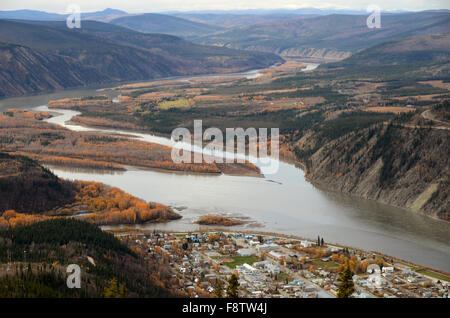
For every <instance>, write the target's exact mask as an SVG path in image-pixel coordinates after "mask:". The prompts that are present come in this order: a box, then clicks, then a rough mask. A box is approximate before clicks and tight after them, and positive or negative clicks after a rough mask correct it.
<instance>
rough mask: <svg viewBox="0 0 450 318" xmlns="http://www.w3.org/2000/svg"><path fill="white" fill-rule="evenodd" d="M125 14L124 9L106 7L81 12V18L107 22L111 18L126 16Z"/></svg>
mask: <svg viewBox="0 0 450 318" xmlns="http://www.w3.org/2000/svg"><path fill="white" fill-rule="evenodd" d="M127 15H128V13H127V12H125V11H122V10H116V9H111V8H108V9H105V10H103V11H96V12H83V13H82V14H81V19H88V20H95V21H101V22H109V21H111V20H113V19H116V18H119V17H123V16H127Z"/></svg>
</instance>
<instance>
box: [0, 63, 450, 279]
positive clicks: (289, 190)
mask: <svg viewBox="0 0 450 318" xmlns="http://www.w3.org/2000/svg"><path fill="white" fill-rule="evenodd" d="M313 68H314V67H313V66H309V70H311V69H313ZM247 74H248V76H249V77H254V76H255V74H256V73H255V72H248V73H247ZM105 93H106V94H108V95H109V96H110V97H114V96H116V95H117V94H119V91H98V90H95V89H82V90H66V91H60V92H56V93H51V94H46V95H38V96H28V97H20V98H10V99H3V100H0V110H4V109H6V108H13V107H14V108H29V109H31V108H34V107H36V106H40V107H39V108H38V109H42V110H45V109H47V108H46V106H45V105H46V104H47V102H48V101H49V100H51V99H56V98H63V97H76V96H89V95H99V94H105ZM43 105H44V106H43ZM58 112H59V111H58ZM74 114H76V112H72V111H61V112H60V115H59V116H55V117H53V118H51V119H50V120H49V121H50V122H53V123H56V124H60V125H64V126H66V127H67V128H69V129H73V130H94V129H88V128H84V127H80V126H75V125H67V124H66V123H65V122H66V121H67V120H69V119H70V117H71V116H73V115H74ZM95 130H99V129H95ZM101 131H104V132H111V131H110V130H106V129H105V130H101ZM114 132H118V131H114ZM124 133H125V132H124ZM135 135H137V137H139V138H141V139H143V140H145V141H151V142H156V143H161V144H169V145H170V144H172V141H171V140H170V139H168V138H164V137H156V136H153V135H150V134H135ZM51 169H52V170H53V172H54V173H55V174H57V175H58V176H60V177H62V178H66V179H78V180H92V181H100V182H103V183H105V184H108V185H111V186H117V187H119V188H121V189H123V190H124V191H127V192H129V193H131V194H133V195H135V196H138V197H140V198H142V199H145V200H147V201H155V202H160V203H163V204H167V205H171V206H172V207H174V208H175V209H178V212H179V213H180V214H181V215H182V216H183V218H182V219H180V220H177V221H172V222H169V223H165V224H151V225H142V226H139V227H145V228H158V229H165V230H174V231H186V230H195V229H198V225H196V224H194V221H195V220H196V219H197V218H198V217H199V216H200V215H204V214H207V213H214V214H228V215H230V216H236V217H241V218H245V219H247V220H248V221H249V222H248V223H246V225H244V226H242V227H236V229H244V230H246V231H249V232H251V231H252V230H254V231H265V232H276V233H282V234H292V235H297V236H301V237H307V238H312V239H314V238H316V237H317V235H320V236H321V237H324V240H325V241H328V242H334V243H340V244H344V245H348V246H354V247H360V248H363V249H367V250H376V251H380V252H383V253H386V254H388V255H392V256H395V257H398V258H402V259H406V260H409V261H413V262H416V263H418V264H422V265H428V266H431V267H435V268H438V269H442V270H445V271H447V272H450V231H449V229H450V224H449V223H445V222H443V221H438V220H434V219H431V218H429V217H426V216H423V215H419V214H416V213H412V212H408V211H404V210H402V209H397V208H393V207H390V206H386V205H382V204H379V203H376V202H373V201H368V200H362V199H357V198H353V197H349V196H346V195H343V194H340V193H331V192H327V191H323V190H320V189H317V188H316V187H314V186H313V185H311V184H310V183H309V182H307V181H306V180H305V178H304V172H303V171H302V170H301V169H300V168H298V167H296V166H295V165H292V164H287V163H283V162H280V163H279V169H278V172H277V173H276V174H271V175H267V176H266V177H264V178H254V177H239V176H227V175H202V174H186V173H177V172H163V171H155V170H142V169H137V168H129V170H127V171H125V172H114V173H104V172H99V171H93V170H83V169H74V168H72V169H68V168H61V167H51Z"/></svg>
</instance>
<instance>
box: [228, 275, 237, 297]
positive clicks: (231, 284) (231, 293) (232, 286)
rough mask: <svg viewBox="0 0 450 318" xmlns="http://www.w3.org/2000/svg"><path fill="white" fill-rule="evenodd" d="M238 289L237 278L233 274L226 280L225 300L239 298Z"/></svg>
mask: <svg viewBox="0 0 450 318" xmlns="http://www.w3.org/2000/svg"><path fill="white" fill-rule="evenodd" d="M238 288H239V282H238V278H237V276H236V275H235V274H233V275H231V277H230V279H229V280H228V286H227V298H238V297H239V294H238Z"/></svg>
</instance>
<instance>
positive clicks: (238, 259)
mask: <svg viewBox="0 0 450 318" xmlns="http://www.w3.org/2000/svg"><path fill="white" fill-rule="evenodd" d="M233 260H234V261H233V262H230V263H225V265H227V266H228V267H229V268H236V266H238V265H242V264H245V263H247V264H249V265H252V264H253V263H254V262H257V261H258V257H256V256H235V257H233Z"/></svg>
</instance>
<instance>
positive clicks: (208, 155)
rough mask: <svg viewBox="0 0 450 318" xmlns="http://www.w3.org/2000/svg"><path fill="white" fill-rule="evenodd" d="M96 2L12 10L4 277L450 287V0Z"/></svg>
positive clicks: (23, 291)
mask: <svg viewBox="0 0 450 318" xmlns="http://www.w3.org/2000/svg"><path fill="white" fill-rule="evenodd" d="M82 16H84V17H83V19H82V27H81V28H75V29H70V28H68V27H66V23H65V19H66V17H67V15H65V14H62V13H54V14H53V13H48V12H42V11H41V12H40V11H32V10H13V11H0V297H18V298H27V297H50V298H54V297H63V298H71V297H74V298H84V297H88V298H93V297H105V298H111V297H112V298H125V297H133V298H135V297H192V298H202V297H205V298H209V297H217V298H223V297H225V296H224V295H225V294H226V296H227V297H230V298H236V297H246V298H257V297H275V298H284V297H288V298H292V297H293V298H298V297H300V298H321V297H326V298H329V297H332V298H333V297H339V298H347V297H355V298H366V297H368V298H372V297H379V298H396V297H401V298H405V297H408V298H409V297H411V298H413V297H427V298H428V297H433V298H434V297H436V298H448V297H449V295H450V293H449V290H450V285H449V277H450V274H448V273H449V272H450V246H449V242H450V231H449V224H450V223H449V221H450V192H449V189H450V187H449V186H450V170H449V167H450V164H449V158H450V157H449V153H450V149H449V145H450V142H449V141H450V140H449V137H450V136H449V133H450V35H449V32H448V30H449V27H450V14H449V12H448V10H426V11H417V12H413V11H411V12H406V11H405V12H403V11H398V12H392V13H383V19H382V21H383V22H382V23H383V27H382V28H369V27H368V25H367V22H366V19H367V16H366V15H365V14H364V12H361V11H346V10H337V9H336V10H334V11H333V10H331V11H330V12H328V11H327V10H324V9H311V10H309V9H298V10H279V11H277V10H275V11H270V10H269V11H264V10H262V11H261V12H259V13H258V12H256V11H255V12H253V11H252V10H248V11H246V10H243V11H239V12H238V13H236V12H234V11H223V12H222V11H218V12H202V11H198V12H197V11H192V12H183V11H180V12H178V11H173V12H152V13H144V14H140V13H128V12H126V11H123V10H116V9H105V10H103V11H93V12H83V15H82ZM199 122H201V128H198V126H195V125H196V124H197V125H198V123H199ZM194 127H197V128H194ZM230 128H231V129H233V128H234V129H236V128H237V129H241V128H242V130H243V131H244V134H246V133H249V132H251V131H252V130H253V129H254V130H255V131H258V132H260V131H261V130H264V129H267V130H268V136H269V137H268V139H265V138H264V137H261V136H258V135H256V136H255V137H250V136H247V137H245V136H244V137H243V138H242V139H239V137H237V136H233V135H231V136H232V137H233V138H232V139H231V140H232V141H231V143H230V145H231V147H229V144H228V140H225V141H224V139H223V138H222V139H220V136H225V137H228V133H231V134H232V132H231V130H230ZM180 129H182V131H183V135H181V134H180V135H176V134H178V132H179V131H180ZM199 130H200V131H199ZM174 131H178V132H177V133H176V134H175V135H176V136H182V138H181V139H182V140H175V139H176V138H175V137H174V136H175V135H174ZM274 131H276V132H277V133H274ZM278 132H279V134H278ZM199 133H200V136H201V140H200V141H199V142H197V143H195V144H194V145H192V143H193V142H194V140H195V137H193V136H197V135H198V134H199ZM186 136H187V137H186ZM235 137H236V140H235ZM225 139H227V138H225ZM240 141H243V142H242V147H240V145H239V142H240ZM213 143H215V144H216V146H218V148H220V149H217V148H215V149H213V148H210V146H211V145H212V144H213ZM225 146H227V147H225ZM266 147H267V148H268V149H267V148H266ZM274 147H276V148H274ZM278 148H279V152H278V151H277V149H278ZM267 150H269V151H267ZM258 151H259V152H258ZM181 152H182V153H183V154H184V157H185V158H186V157H187V158H190V159H191V161H190V162H185V161H183V162H178V161H176V160H174V154H175V153H177V154H180V153H181ZM200 153H201V155H202V156H200V158H201V160H200V161H198V162H196V160H194V159H195V158H198V155H199V154H200ZM230 158H231V159H232V160H230V161H228V160H223V159H230ZM316 238H317V241H316ZM68 264H79V265H80V267H81V271H82V275H83V281H82V286H83V288H80V289H73V290H72V289H70V287H69V289H66V288H65V287H64V284H65V281H64V278H63V277H65V274H66V268H65V266H66V265H68ZM376 266H378V271H376V270H374V268H375V267H376ZM67 273H68V272H67ZM345 277H347V278H345ZM345 279H347V280H348V281H347V283H348V284H350V285H351V288H349V290H347V294H346V292H345V291H343V288H344V287H345V284H344V283H343V281H344V280H345ZM68 284H69V283H68ZM224 284H228V285H227V286H226V288H225V286H224ZM67 286H69V285H67ZM233 286H234V287H233ZM233 288H234V289H233Z"/></svg>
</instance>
